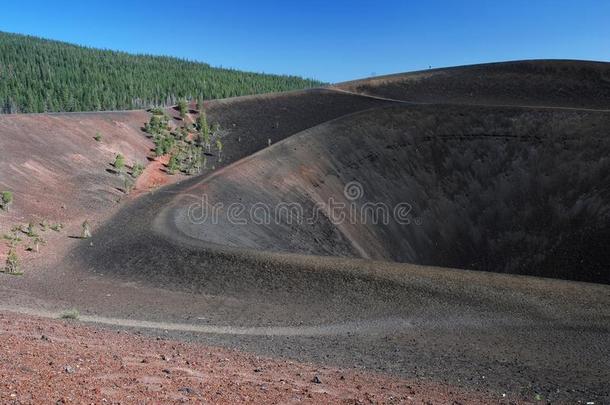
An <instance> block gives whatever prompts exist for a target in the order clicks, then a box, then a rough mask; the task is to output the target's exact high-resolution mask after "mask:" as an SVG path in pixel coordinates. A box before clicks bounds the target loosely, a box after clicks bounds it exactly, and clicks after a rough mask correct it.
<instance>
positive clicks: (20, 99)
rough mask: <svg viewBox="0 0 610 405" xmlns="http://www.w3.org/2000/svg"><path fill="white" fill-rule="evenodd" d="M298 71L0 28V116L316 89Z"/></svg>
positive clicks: (122, 107)
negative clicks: (255, 69) (256, 69)
mask: <svg viewBox="0 0 610 405" xmlns="http://www.w3.org/2000/svg"><path fill="white" fill-rule="evenodd" d="M321 84H322V83H320V82H318V81H315V80H309V79H303V78H300V77H296V76H278V75H270V74H261V73H250V72H241V71H238V70H233V69H224V68H215V67H211V66H210V65H208V64H205V63H199V62H192V61H187V60H183V59H178V58H172V57H165V56H151V55H132V54H128V53H125V52H117V51H110V50H99V49H92V48H87V47H82V46H77V45H72V44H68V43H64V42H58V41H51V40H46V39H41V38H36V37H31V36H25V35H18V34H9V33H4V32H0V113H17V112H23V113H30V112H47V111H100V110H122V109H137V108H148V107H152V106H158V105H170V104H175V103H176V102H177V100H179V99H181V98H187V99H200V100H203V99H213V98H224V97H234V96H240V95H246V94H260V93H267V92H275V91H287V90H295V89H303V88H310V87H316V86H320V85H321Z"/></svg>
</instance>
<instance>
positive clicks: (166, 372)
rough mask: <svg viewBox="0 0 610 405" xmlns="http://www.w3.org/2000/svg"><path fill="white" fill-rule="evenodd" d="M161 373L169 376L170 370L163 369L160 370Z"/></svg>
mask: <svg viewBox="0 0 610 405" xmlns="http://www.w3.org/2000/svg"><path fill="white" fill-rule="evenodd" d="M161 371H162V372H164V373H165V374H171V373H172V372H171V370H170V369H168V368H164V369H163V370H161Z"/></svg>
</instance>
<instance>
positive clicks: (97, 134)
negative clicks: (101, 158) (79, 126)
mask: <svg viewBox="0 0 610 405" xmlns="http://www.w3.org/2000/svg"><path fill="white" fill-rule="evenodd" d="M93 139H95V141H96V142H102V134H100V133H99V132H96V133H95V136H94V137H93Z"/></svg>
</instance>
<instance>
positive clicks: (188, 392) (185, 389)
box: [178, 387, 197, 395]
mask: <svg viewBox="0 0 610 405" xmlns="http://www.w3.org/2000/svg"><path fill="white" fill-rule="evenodd" d="M178 391H180V392H182V393H183V394H186V395H195V394H197V392H196V391H195V390H194V389H192V388H190V387H182V388H179V389H178Z"/></svg>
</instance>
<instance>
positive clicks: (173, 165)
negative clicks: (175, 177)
mask: <svg viewBox="0 0 610 405" xmlns="http://www.w3.org/2000/svg"><path fill="white" fill-rule="evenodd" d="M176 170H178V158H177V157H176V155H173V154H172V156H171V157H170V158H169V162H168V163H167V172H168V173H169V174H174V173H176Z"/></svg>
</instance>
